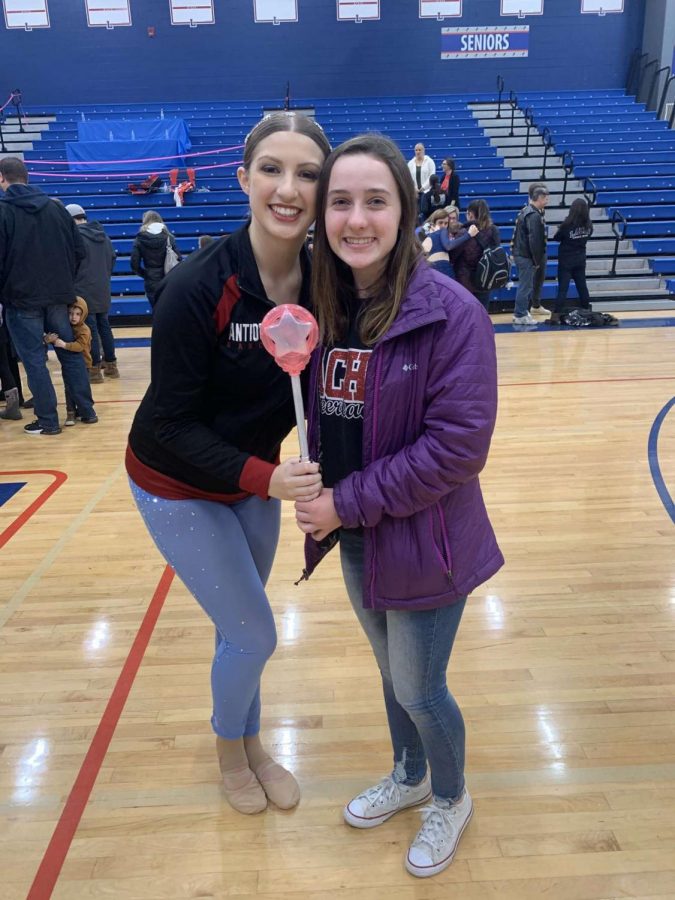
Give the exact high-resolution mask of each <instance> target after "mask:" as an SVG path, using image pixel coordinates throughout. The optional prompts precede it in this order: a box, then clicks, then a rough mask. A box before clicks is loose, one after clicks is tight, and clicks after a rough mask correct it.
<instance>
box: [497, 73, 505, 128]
mask: <svg viewBox="0 0 675 900" xmlns="http://www.w3.org/2000/svg"><path fill="white" fill-rule="evenodd" d="M503 93H504V79H503V78H502V76H501V75H497V116H496V118H497V119H501V117H502V94H503Z"/></svg>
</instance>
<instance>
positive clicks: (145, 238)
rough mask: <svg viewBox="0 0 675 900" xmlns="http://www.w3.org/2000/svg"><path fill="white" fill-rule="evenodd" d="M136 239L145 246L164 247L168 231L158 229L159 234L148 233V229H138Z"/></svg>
mask: <svg viewBox="0 0 675 900" xmlns="http://www.w3.org/2000/svg"><path fill="white" fill-rule="evenodd" d="M136 239H137V240H138V241H139V242H140V243H141V244H144V245H145V246H146V247H164V246H165V245H166V242H167V240H168V239H169V233H168V231H160V233H159V234H150V232H149V231H139V232H138V234H137V236H136Z"/></svg>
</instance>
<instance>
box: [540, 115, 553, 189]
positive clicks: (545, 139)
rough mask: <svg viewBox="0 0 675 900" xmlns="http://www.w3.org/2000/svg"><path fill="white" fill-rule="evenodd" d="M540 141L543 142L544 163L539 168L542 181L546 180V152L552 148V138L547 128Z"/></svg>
mask: <svg viewBox="0 0 675 900" xmlns="http://www.w3.org/2000/svg"><path fill="white" fill-rule="evenodd" d="M541 139H542V141H543V142H544V162H543V165H542V167H541V180H542V181H544V179H545V178H546V160H547V159H548V151H549V150H550V149H551V147H552V146H553V136H552V135H551V129H550V128H548V126H547V127H546V128H544V130H543V131H542V133H541Z"/></svg>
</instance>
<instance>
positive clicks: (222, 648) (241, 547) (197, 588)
mask: <svg viewBox="0 0 675 900" xmlns="http://www.w3.org/2000/svg"><path fill="white" fill-rule="evenodd" d="M129 483H130V485H131V493H132V494H133V497H134V500H135V501H136V505H137V506H138V509H139V511H140V513H141V516H142V517H143V520H144V522H145V524H146V526H147V529H148V531H149V532H150V535H151V536H152V539H153V540H154V542H155V543H156V544H157V547H158V549H159V552H160V553H161V554H162V556H163V557H164V558H165V559H166V561H167V562H168V563H169V565H171V566H172V567H173V568H174V570H175V572H176V574H177V575H178V577H179V578H180V579H181V581H182V582H183V584H184V585H185V586H186V587H187V588H188V590H189V591H190V592H191V594H192V595H193V597H194V598H195V599H196V600H197V602H198V603H199V605H200V606H201V607H202V609H203V610H204V612H205V613H206V614H207V615H208V616H209V618H210V619H211V620H212V622H213V623H214V625H215V626H216V651H215V655H214V657H213V663H212V666H211V691H212V694H213V716H212V718H211V724H212V726H213V730H214V731H215V733H216V734H217V735H219V736H220V737H222V738H227V739H235V738H239V737H242V736H246V737H248V736H251V735H254V734H257V733H258V731H259V730H260V676H261V675H262V671H263V669H264V668H265V663H266V662H267V660H268V659H269V658H270V656H271V655H272V654H273V653H274V649H275V647H276V641H277V635H276V628H275V625H274V617H273V615H272V610H271V608H270V604H269V601H268V599H267V594H266V593H265V583H266V582H267V579H268V577H269V574H270V570H271V568H272V562H273V561H274V553H275V551H276V547H277V541H278V540H279V524H280V512H281V504H280V502H279V501H278V500H273V499H272V500H261V499H260V498H259V497H249V498H247V499H246V500H242V501H241V502H239V503H234V504H232V505H231V506H226V505H225V504H223V503H216V502H213V501H211V500H165V499H163V498H162V497H156V496H155V495H153V494H148V493H147V492H146V491H144V490H142V488H140V487H138V485H137V484H135V483H134V482H133V481H132V480H131V479H129Z"/></svg>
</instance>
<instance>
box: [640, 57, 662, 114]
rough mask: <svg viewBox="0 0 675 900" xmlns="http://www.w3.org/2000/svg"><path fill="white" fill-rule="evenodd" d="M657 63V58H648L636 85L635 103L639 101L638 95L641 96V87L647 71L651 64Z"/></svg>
mask: <svg viewBox="0 0 675 900" xmlns="http://www.w3.org/2000/svg"><path fill="white" fill-rule="evenodd" d="M658 64H659V61H658V59H650V60H649V62H648V63H647V64H646V65H645V67H644V68H643V70H642V74H641V75H640V83H639V85H638V92H637V94H636V95H635V100H636V102H637V103H639V102H640V97H641V96H642V88H643V86H644V83H645V77H646V75H647V72H648V71H649V70H650V69H651V67H652V66H658Z"/></svg>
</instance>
